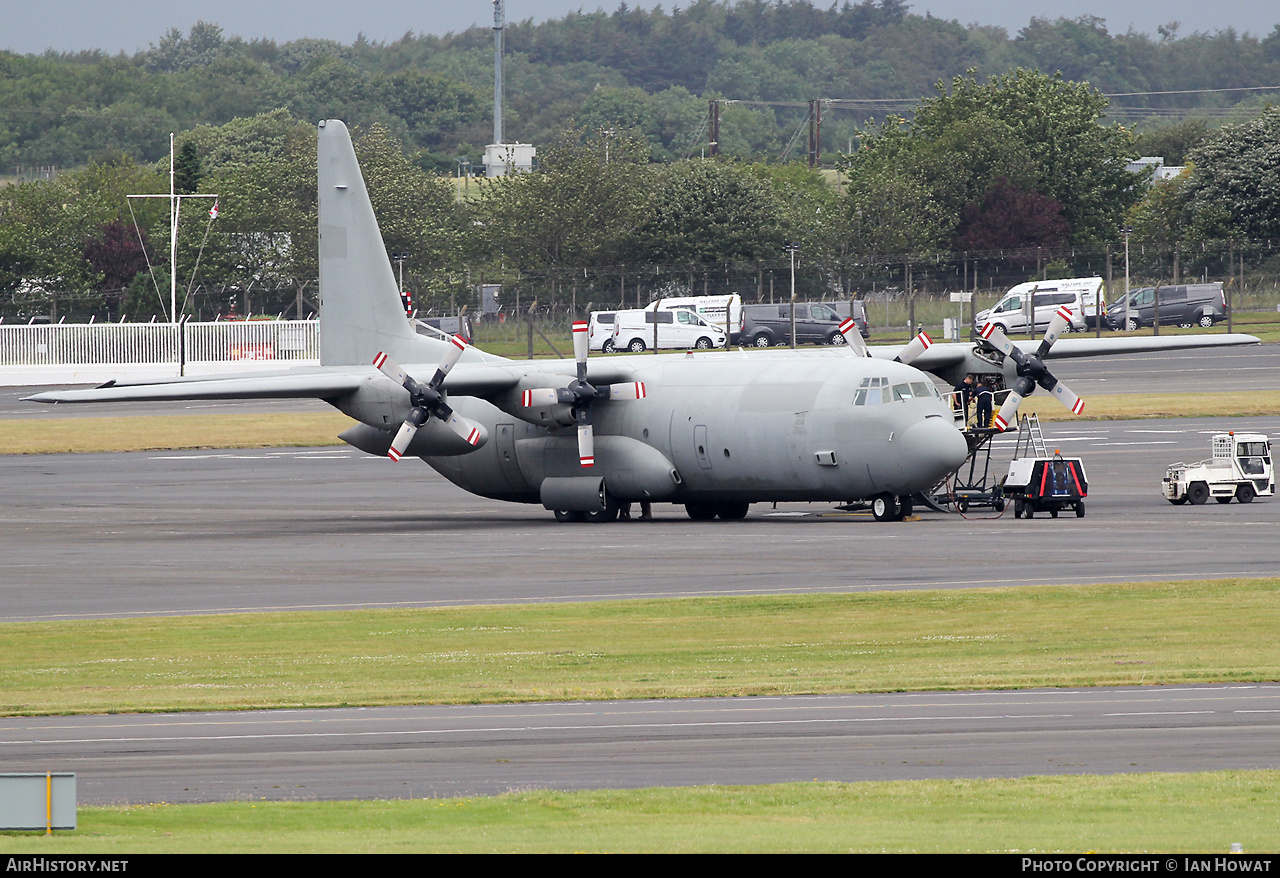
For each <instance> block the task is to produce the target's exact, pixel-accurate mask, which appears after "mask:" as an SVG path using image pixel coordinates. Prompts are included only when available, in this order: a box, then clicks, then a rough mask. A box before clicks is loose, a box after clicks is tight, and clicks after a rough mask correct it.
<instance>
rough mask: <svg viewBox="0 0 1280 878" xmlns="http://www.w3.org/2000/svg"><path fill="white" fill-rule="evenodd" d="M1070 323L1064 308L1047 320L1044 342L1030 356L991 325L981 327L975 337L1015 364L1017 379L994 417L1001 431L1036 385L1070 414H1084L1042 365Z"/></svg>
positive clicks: (1068, 311)
mask: <svg viewBox="0 0 1280 878" xmlns="http://www.w3.org/2000/svg"><path fill="white" fill-rule="evenodd" d="M1070 324H1071V309H1070V308H1068V307H1067V306H1065V305H1064V306H1062V307H1061V308H1059V309H1058V311H1057V313H1055V314H1054V315H1053V319H1052V320H1051V321H1049V329H1048V331H1046V332H1045V334H1044V339H1043V340H1042V341H1041V342H1040V347H1038V348H1037V349H1036V352H1035V353H1034V354H1028V353H1026V352H1025V351H1023V350H1022V349H1021V348H1019V347H1018V346H1017V345H1015V344H1014V343H1013V342H1011V341H1010V340H1009V337H1008V336H1007V335H1005V334H1004V332H1003V330H1001V329H1000V328H999V327H998V326H996V325H995V324H993V323H988V324H987V325H986V326H984V327H982V332H981V333H979V334H980V335H981V336H982V338H983V339H984V340H985V341H986V342H987V344H989V345H990V346H991V347H993V348H995V349H996V350H998V351H1000V352H1001V353H1002V354H1004V355H1005V356H1006V357H1009V358H1010V359H1012V360H1013V362H1014V363H1015V364H1016V365H1017V373H1018V380H1017V381H1015V382H1014V384H1013V388H1012V389H1011V390H1010V391H1009V396H1008V397H1007V398H1006V399H1005V401H1004V405H1002V406H1000V411H999V413H997V414H996V417H995V425H996V426H997V427H999V428H1000V429H1001V430H1007V429H1009V424H1011V423H1013V421H1014V419H1015V418H1016V417H1017V416H1018V406H1019V404H1021V402H1022V400H1023V399H1024V398H1026V397H1027V396H1029V395H1030V394H1031V392H1032V391H1034V390H1035V389H1036V385H1037V384H1039V385H1040V386H1041V387H1043V388H1044V389H1045V390H1047V391H1049V392H1050V393H1052V394H1053V395H1054V396H1055V397H1057V399H1058V402H1060V403H1062V404H1063V405H1064V406H1066V407H1067V408H1069V409H1071V413H1072V414H1073V415H1078V414H1080V413H1081V412H1082V411H1084V400H1082V399H1081V398H1080V397H1078V396H1076V395H1075V394H1074V393H1072V392H1071V388H1069V387H1067V385H1065V384H1063V383H1062V382H1061V381H1059V380H1058V379H1057V378H1055V377H1053V375H1052V374H1051V373H1050V372H1049V370H1048V369H1047V368H1046V367H1045V365H1044V357H1045V355H1046V354H1048V353H1049V348H1051V347H1053V343H1054V342H1055V341H1057V340H1058V337H1059V336H1060V335H1062V334H1063V332H1065V331H1066V329H1067V327H1068V326H1070Z"/></svg>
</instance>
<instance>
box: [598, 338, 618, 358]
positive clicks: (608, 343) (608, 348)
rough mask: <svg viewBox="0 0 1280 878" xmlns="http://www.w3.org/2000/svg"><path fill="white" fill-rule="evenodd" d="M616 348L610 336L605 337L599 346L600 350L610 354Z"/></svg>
mask: <svg viewBox="0 0 1280 878" xmlns="http://www.w3.org/2000/svg"><path fill="white" fill-rule="evenodd" d="M617 349H618V348H617V346H616V345H614V343H613V339H611V338H606V339H605V340H604V344H602V345H601V346H600V350H602V351H604V352H605V353H606V354H611V353H613V352H614V351H616V350H617Z"/></svg>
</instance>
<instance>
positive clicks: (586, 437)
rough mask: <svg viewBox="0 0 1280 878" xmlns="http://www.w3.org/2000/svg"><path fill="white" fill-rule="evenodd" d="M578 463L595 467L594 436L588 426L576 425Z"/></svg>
mask: <svg viewBox="0 0 1280 878" xmlns="http://www.w3.org/2000/svg"><path fill="white" fill-rule="evenodd" d="M578 463H580V464H582V465H583V466H595V465H596V443H595V436H594V434H593V433H592V431H591V425H590V424H579V425H578Z"/></svg>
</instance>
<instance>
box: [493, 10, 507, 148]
mask: <svg viewBox="0 0 1280 878" xmlns="http://www.w3.org/2000/svg"><path fill="white" fill-rule="evenodd" d="M504 7H505V3H504V0H493V142H494V143H502V30H503V28H504V27H505V26H506V12H505V9H504Z"/></svg>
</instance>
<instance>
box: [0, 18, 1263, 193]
mask: <svg viewBox="0 0 1280 878" xmlns="http://www.w3.org/2000/svg"><path fill="white" fill-rule="evenodd" d="M910 9H911V7H910V5H909V4H907V3H904V2H901V0H861V2H858V3H850V2H847V0H846V2H842V3H840V4H833V5H831V6H830V7H829V8H827V7H823V6H818V5H815V4H814V3H813V2H812V0H737V2H730V0H695V2H693V3H691V4H689V5H687V6H684V7H683V8H674V9H672V10H670V11H666V10H663V9H661V8H654V9H632V8H630V7H628V6H627V5H626V4H625V3H622V4H620V5H619V6H618V8H617V9H616V10H614V11H613V12H611V13H606V12H593V13H582V12H578V13H571V14H569V15H566V16H564V17H563V18H561V19H557V20H552V21H546V22H541V23H537V24H535V23H533V22H531V21H525V22H515V23H512V24H511V25H510V26H509V30H508V33H507V38H506V45H507V60H506V102H507V107H506V112H505V120H506V131H507V134H508V136H509V138H510V139H513V140H520V141H524V142H530V143H535V144H547V143H550V142H551V141H553V140H554V139H555V138H556V137H557V136H558V134H559V133H560V132H561V131H563V130H566V129H569V128H601V129H613V130H615V131H622V132H626V133H627V134H628V135H630V136H632V137H634V138H636V139H639V140H641V141H642V142H644V143H645V144H646V145H647V148H648V150H649V157H650V159H651V160H654V161H672V160H674V159H677V158H680V157H682V156H685V155H689V154H691V153H692V154H698V153H699V151H700V148H701V146H702V145H703V143H704V142H705V129H704V120H705V116H706V110H707V102H708V101H709V100H726V101H734V102H735V103H732V104H728V105H726V106H725V107H724V112H723V118H722V120H721V124H720V139H719V148H720V151H721V152H722V153H724V154H730V155H736V156H739V157H742V158H747V159H752V160H763V159H766V158H770V159H772V160H774V161H777V160H780V158H781V157H783V156H784V154H786V153H787V146H788V143H789V142H791V140H792V139H793V138H792V135H793V134H794V133H795V131H796V129H797V127H798V125H800V124H801V122H802V120H803V118H804V115H805V113H806V112H807V104H806V103H805V102H807V101H810V100H814V99H818V98H826V99H842V100H845V101H854V102H855V103H854V104H842V105H841V106H845V107H846V108H847V109H845V110H840V111H837V110H835V109H834V106H833V107H830V108H829V114H828V118H827V120H826V123H825V125H824V128H823V142H822V149H823V150H824V151H825V152H826V153H827V154H829V155H833V156H834V153H835V152H836V151H839V150H843V151H848V150H849V145H850V143H851V142H852V141H855V140H856V139H857V138H858V137H859V135H860V131H861V129H862V128H863V127H864V126H865V124H866V122H867V119H868V118H869V116H870V115H872V114H873V112H874V114H875V115H876V116H877V117H880V116H882V115H883V114H882V113H881V112H879V111H878V110H877V111H873V110H872V109H870V108H871V107H873V106H874V105H872V104H868V103H865V102H866V101H872V100H883V99H904V100H905V101H906V102H907V103H906V104H905V105H904V106H906V107H909V106H910V103H911V102H913V101H914V100H916V99H917V98H919V97H921V96H924V95H928V94H929V93H930V92H931V90H932V87H933V85H934V84H935V83H937V82H938V81H950V80H951V79H952V78H954V77H955V76H957V75H964V74H965V73H966V71H969V70H973V71H975V72H976V73H977V75H978V76H979V77H982V78H986V77H989V76H991V75H994V74H998V73H1003V72H1005V71H1009V70H1013V69H1017V68H1026V69H1034V70H1044V71H1059V72H1061V73H1062V74H1063V76H1064V78H1066V79H1067V80H1070V81H1077V82H1085V81H1087V82H1089V83H1091V84H1092V85H1093V86H1094V87H1096V88H1097V89H1098V90H1100V91H1102V92H1104V93H1125V92H1143V93H1145V94H1141V95H1136V96H1131V97H1125V98H1123V99H1117V101H1116V104H1115V105H1114V106H1113V107H1111V108H1110V110H1109V112H1111V113H1112V114H1113V118H1115V119H1119V120H1122V121H1123V120H1130V121H1142V120H1143V119H1149V118H1150V114H1161V113H1165V112H1174V111H1176V112H1179V113H1185V112H1186V111H1187V110H1188V109H1190V110H1194V111H1198V112H1199V113H1200V115H1201V116H1205V117H1208V116H1212V115H1213V114H1216V113H1220V112H1224V111H1226V110H1228V109H1230V108H1231V107H1233V106H1235V105H1236V104H1237V103H1240V104H1241V105H1242V106H1241V107H1240V111H1241V112H1242V113H1244V114H1245V116H1248V115H1252V114H1253V113H1254V112H1256V111H1257V110H1258V109H1260V108H1261V105H1260V103H1259V102H1260V101H1261V100H1264V99H1263V98H1262V97H1259V96H1254V97H1245V98H1244V99H1243V100H1241V96H1242V95H1247V94H1249V93H1247V92H1236V93H1232V92H1215V93H1202V94H1198V95H1193V96H1188V95H1169V94H1164V95H1161V94H1152V93H1153V92H1170V91H1179V90H1188V89H1191V90H1194V89H1227V88H1257V87H1263V86H1275V85H1280V25H1278V26H1277V29H1276V30H1274V31H1273V32H1272V33H1270V34H1268V35H1262V36H1255V35H1242V34H1238V33H1236V32H1235V31H1233V30H1230V29H1226V30H1223V31H1219V32H1217V33H1211V34H1206V33H1194V34H1187V35H1182V34H1179V33H1178V28H1177V26H1176V25H1169V26H1166V27H1163V28H1161V31H1160V34H1159V35H1158V36H1156V37H1152V36H1148V35H1146V34H1140V33H1135V32H1128V33H1123V34H1112V33H1110V32H1109V31H1108V30H1107V27H1106V23H1105V21H1104V20H1102V19H1100V18H1096V17H1091V16H1084V17H1080V18H1076V19H1058V20H1056V21H1048V20H1044V19H1033V20H1032V21H1031V22H1030V23H1029V24H1028V25H1027V26H1026V27H1024V28H1022V29H1021V30H1020V31H1019V32H1018V33H1017V34H1015V35H1012V36H1010V35H1009V34H1008V33H1006V32H1005V31H1004V30H1003V29H1001V28H993V27H987V26H982V25H976V24H971V25H961V24H960V23H958V22H955V21H947V20H943V19H938V18H934V17H932V16H929V15H924V16H921V15H917V14H914V13H912V12H911V11H910ZM492 63H493V57H492V32H491V30H490V29H489V28H487V27H478V28H470V29H468V30H466V31H463V32H461V33H456V34H447V35H444V36H433V35H422V34H414V33H408V34H405V35H404V36H403V37H402V38H401V39H398V40H395V41H392V42H388V43H378V42H371V41H367V40H363V39H362V40H358V41H356V42H355V43H353V44H351V45H343V44H340V43H336V42H333V41H328V40H316V39H301V40H294V41H291V42H287V43H283V44H278V43H276V42H275V41H273V40H269V39H243V38H241V37H238V36H227V35H225V34H224V33H223V32H222V29H221V28H220V27H218V26H217V25H216V24H213V23H209V22H200V23H198V24H196V25H194V26H193V27H192V28H191V29H190V31H189V32H188V33H185V34H184V33H182V32H181V31H179V30H177V29H174V30H171V31H170V32H169V33H168V34H167V35H166V36H165V37H164V38H162V39H161V40H160V41H159V43H158V44H155V45H153V46H151V47H150V48H148V49H147V50H146V51H143V52H139V53H136V54H134V55H132V56H127V55H124V54H119V55H115V56H110V55H106V54H104V53H101V52H83V53H76V54H59V53H53V52H47V53H45V54H43V55H17V54H14V53H11V52H0V107H3V108H4V124H3V125H0V172H3V173H12V174H20V175H27V176H30V175H32V174H33V173H35V172H36V171H38V170H39V169H48V168H70V167H78V166H81V165H83V164H85V163H87V162H89V161H95V162H98V163H103V162H109V161H113V160H115V158H116V157H118V156H120V155H123V156H128V157H131V158H133V159H134V160H136V161H156V160H158V159H160V158H161V157H162V154H163V152H164V147H165V144H164V143H163V138H162V136H161V137H157V134H156V133H157V132H168V131H184V130H190V129H193V128H195V127H197V126H199V125H213V126H217V125H222V124H226V123H229V122H231V121H232V120H233V119H237V118H248V117H252V116H256V115H259V114H262V113H266V112H270V111H271V110H274V109H277V108H284V109H287V110H288V111H289V112H290V113H291V114H292V115H294V116H295V117H297V118H299V119H303V120H306V121H310V122H314V121H318V120H319V119H323V118H341V119H344V120H346V121H347V122H348V123H349V124H353V125H359V126H362V127H364V128H372V127H373V126H375V125H378V126H381V127H382V128H385V129H386V130H387V131H388V132H389V133H390V134H391V135H392V136H393V137H395V138H396V139H398V140H400V141H401V142H402V143H403V144H404V145H405V149H406V154H407V155H408V156H409V157H410V159H411V161H413V162H414V163H415V164H416V165H417V166H418V167H420V168H423V169H424V170H428V171H431V172H434V173H452V172H454V171H456V169H457V168H458V164H457V161H458V160H459V159H470V160H472V161H473V162H474V163H478V160H479V156H480V153H481V151H482V148H483V144H485V143H487V142H488V140H489V137H490V131H491V129H490V127H489V126H490V120H491V118H492V110H493V75H492ZM1272 94H1273V95H1274V93H1272ZM858 101H861V102H864V103H861V104H858V103H856V102H858ZM797 105H798V106H797Z"/></svg>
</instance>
